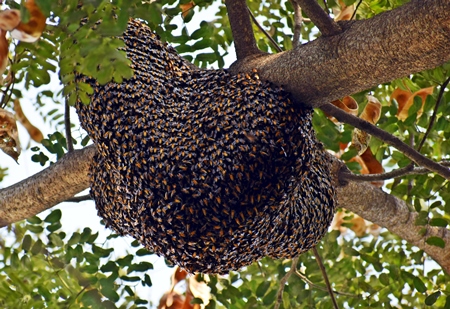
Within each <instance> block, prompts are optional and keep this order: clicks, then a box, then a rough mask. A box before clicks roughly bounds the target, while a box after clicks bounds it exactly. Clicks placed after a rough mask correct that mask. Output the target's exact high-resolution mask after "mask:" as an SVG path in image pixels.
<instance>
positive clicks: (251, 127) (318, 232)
mask: <svg viewBox="0 0 450 309" xmlns="http://www.w3.org/2000/svg"><path fill="white" fill-rule="evenodd" d="M123 40H124V42H125V44H126V49H125V50H126V53H127V56H128V58H129V59H130V60H131V63H132V64H131V66H132V68H133V70H134V76H133V77H132V78H131V79H129V80H125V81H123V82H122V83H120V84H118V83H114V82H110V83H108V84H106V85H99V84H98V83H97V82H96V81H95V80H93V79H90V78H87V77H80V79H81V80H84V81H85V82H87V83H89V84H91V86H92V87H93V88H94V94H93V95H92V97H91V103H90V105H88V106H86V105H83V104H82V103H77V111H78V114H79V117H80V121H81V124H82V126H83V128H84V129H86V130H87V132H88V133H89V135H90V137H91V138H92V140H93V141H94V143H95V144H96V146H97V149H98V153H97V155H96V157H95V159H94V161H93V162H92V166H91V172H90V175H91V176H90V177H91V196H92V197H93V199H94V200H95V202H96V207H97V209H98V213H99V215H100V216H101V217H102V218H103V219H104V221H105V223H106V224H107V226H109V227H111V228H112V229H114V230H115V231H117V232H118V233H120V234H122V235H131V236H133V237H134V238H136V239H138V240H139V241H140V242H141V243H142V244H143V245H144V246H145V247H147V248H148V249H149V250H151V251H153V252H155V253H157V254H159V255H162V256H164V257H165V258H166V259H168V260H169V261H170V262H172V263H175V264H178V265H180V266H181V267H182V268H184V269H186V270H188V271H190V272H202V273H227V272H228V271H230V270H237V269H239V268H241V267H243V266H246V265H249V264H250V263H252V262H254V261H256V260H259V259H260V258H262V257H264V256H270V257H272V258H291V257H295V256H297V255H299V254H300V253H302V252H304V251H307V250H309V249H310V248H312V247H313V246H314V245H315V244H316V243H317V242H318V241H319V240H320V239H321V237H322V236H323V235H324V234H325V233H326V231H327V228H328V226H329V225H330V223H331V220H332V217H333V214H334V210H335V205H336V201H335V192H334V188H333V186H332V184H331V177H330V175H329V162H328V161H327V160H326V157H325V155H324V153H323V151H324V150H323V149H322V147H321V144H320V143H319V142H318V141H317V140H316V138H315V134H314V131H313V128H312V124H311V117H312V111H311V109H309V108H307V107H304V108H302V109H300V108H298V107H294V106H293V104H292V102H291V101H290V100H289V94H288V93H286V92H284V91H283V90H282V89H281V88H279V87H277V86H274V85H272V84H270V83H268V82H264V81H261V80H260V79H259V78H258V75H257V73H256V72H253V73H251V74H240V75H230V74H229V73H227V71H225V70H196V69H193V68H192V67H191V66H190V65H189V64H188V63H187V62H186V61H185V60H183V59H182V58H181V57H180V56H179V55H177V53H176V51H175V49H173V48H171V47H169V46H167V45H166V44H164V43H162V42H161V41H159V39H158V38H157V36H156V35H155V34H153V33H152V31H151V30H150V29H149V28H148V27H147V26H146V25H144V24H142V23H140V22H138V21H130V23H129V26H128V29H127V31H126V32H125V34H124V35H123Z"/></svg>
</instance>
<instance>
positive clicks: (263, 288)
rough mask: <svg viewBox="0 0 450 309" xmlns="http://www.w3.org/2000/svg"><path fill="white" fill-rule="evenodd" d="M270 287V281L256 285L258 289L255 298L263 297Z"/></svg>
mask: <svg viewBox="0 0 450 309" xmlns="http://www.w3.org/2000/svg"><path fill="white" fill-rule="evenodd" d="M269 287H270V281H263V282H261V283H260V284H259V285H258V288H257V289H256V293H255V294H256V296H257V297H263V296H264V295H265V294H266V292H267V290H268V289H269Z"/></svg>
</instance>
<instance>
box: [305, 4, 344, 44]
mask: <svg viewBox="0 0 450 309" xmlns="http://www.w3.org/2000/svg"><path fill="white" fill-rule="evenodd" d="M296 1H297V3H298V4H299V5H300V7H301V8H302V10H303V11H304V12H305V13H306V15H308V17H309V18H311V20H312V22H313V23H314V25H316V26H317V28H319V30H320V32H321V33H322V35H323V36H332V35H336V34H339V33H341V31H342V29H341V27H339V25H338V24H337V23H336V22H335V21H334V20H333V19H332V18H331V17H330V16H328V14H327V13H325V11H324V10H323V9H322V8H321V7H320V5H319V4H318V3H317V2H316V0H296Z"/></svg>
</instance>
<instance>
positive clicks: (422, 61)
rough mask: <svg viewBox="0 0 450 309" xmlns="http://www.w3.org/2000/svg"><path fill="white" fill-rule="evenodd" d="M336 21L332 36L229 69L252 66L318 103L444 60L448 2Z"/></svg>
mask: <svg viewBox="0 0 450 309" xmlns="http://www.w3.org/2000/svg"><path fill="white" fill-rule="evenodd" d="M412 16H414V18H413V17H412ZM340 25H341V27H342V28H343V32H342V33H340V34H338V35H334V36H331V37H320V38H318V39H317V40H315V41H313V42H310V43H307V44H304V45H302V46H301V47H299V48H296V49H294V50H290V51H286V52H283V53H278V54H274V55H266V56H263V57H259V58H258V59H255V60H253V61H237V62H236V63H234V64H233V65H232V67H231V70H232V71H233V72H242V71H251V70H252V69H257V70H258V72H259V75H260V77H261V78H262V79H266V80H270V81H271V82H274V83H276V84H278V85H283V86H284V87H285V89H286V90H288V91H289V92H291V93H292V94H293V97H294V98H295V100H296V101H297V102H300V103H304V104H307V105H309V106H313V107H319V106H321V105H323V104H326V103H329V102H332V101H333V100H336V99H339V98H342V97H344V96H346V95H349V94H352V93H356V92H360V91H363V90H366V89H369V88H371V87H375V86H377V85H379V84H382V83H386V82H390V81H392V80H394V79H397V78H401V77H404V76H408V75H409V74H413V73H416V72H419V71H423V70H426V69H430V68H434V67H437V66H439V65H442V64H443V63H445V62H447V61H449V60H450V1H448V0H413V1H411V2H409V3H407V4H405V5H403V6H401V7H399V8H397V9H395V10H392V11H390V12H386V13H383V14H380V15H377V16H375V17H373V18H371V19H368V20H362V21H351V22H346V23H344V24H342V23H340Z"/></svg>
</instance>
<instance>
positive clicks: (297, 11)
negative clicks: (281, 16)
mask: <svg viewBox="0 0 450 309" xmlns="http://www.w3.org/2000/svg"><path fill="white" fill-rule="evenodd" d="M291 4H292V7H293V8H294V36H293V38H292V47H293V48H294V49H295V48H297V47H299V46H300V35H301V33H302V23H303V16H302V8H301V7H300V5H299V4H298V3H297V0H291Z"/></svg>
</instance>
